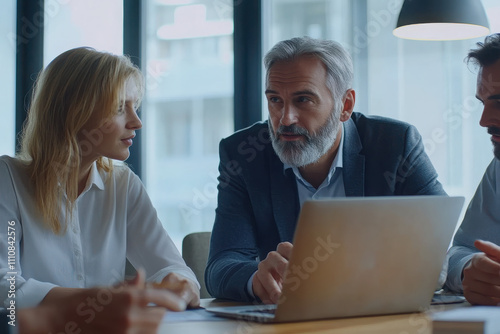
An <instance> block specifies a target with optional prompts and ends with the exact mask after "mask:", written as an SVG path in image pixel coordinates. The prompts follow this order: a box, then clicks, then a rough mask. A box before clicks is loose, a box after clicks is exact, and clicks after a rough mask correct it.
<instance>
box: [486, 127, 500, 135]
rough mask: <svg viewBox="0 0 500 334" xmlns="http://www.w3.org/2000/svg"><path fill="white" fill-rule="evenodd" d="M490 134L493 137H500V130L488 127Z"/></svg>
mask: <svg viewBox="0 0 500 334" xmlns="http://www.w3.org/2000/svg"><path fill="white" fill-rule="evenodd" d="M488 134H490V135H493V136H500V128H497V127H494V126H490V127H488Z"/></svg>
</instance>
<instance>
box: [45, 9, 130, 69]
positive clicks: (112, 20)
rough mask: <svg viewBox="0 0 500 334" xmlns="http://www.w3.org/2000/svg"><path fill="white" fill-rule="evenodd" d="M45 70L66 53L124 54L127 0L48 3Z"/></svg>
mask: <svg viewBox="0 0 500 334" xmlns="http://www.w3.org/2000/svg"><path fill="white" fill-rule="evenodd" d="M44 32H45V34H44V50H43V63H44V67H45V66H46V65H47V64H48V63H50V62H51V61H52V59H54V58H55V57H56V56H58V55H59V54H61V53H63V52H64V51H66V50H69V49H72V48H75V47H80V46H90V47H93V48H95V49H97V50H102V51H108V52H112V53H115V54H122V53H123V0H106V1H102V0H85V1H45V25H44Z"/></svg>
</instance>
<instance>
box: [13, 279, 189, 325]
mask: <svg viewBox="0 0 500 334" xmlns="http://www.w3.org/2000/svg"><path fill="white" fill-rule="evenodd" d="M144 277H145V274H144V271H142V270H139V271H138V273H137V276H136V277H135V279H134V280H132V281H130V282H126V283H123V284H120V285H118V286H115V287H102V288H91V289H70V288H53V289H52V290H50V291H49V293H48V294H47V295H46V297H45V298H44V300H43V301H42V302H41V303H40V304H39V306H37V307H35V308H30V309H26V310H21V311H20V314H19V333H20V334H23V333H30V334H34V333H50V332H57V333H60V332H64V333H66V332H69V331H71V332H72V333H73V332H74V333H80V332H81V333H95V334H99V333H103V334H104V333H117V334H120V333H138V332H140V333H156V332H157V330H158V327H159V325H160V323H161V321H162V318H163V315H164V313H165V309H169V310H173V311H182V310H184V309H185V308H186V302H185V301H184V300H183V299H181V298H179V297H178V296H177V295H176V294H174V293H172V292H170V291H167V290H158V289H153V288H146V285H145V278H144ZM150 303H153V304H155V305H156V306H148V304H150ZM23 311H24V312H23ZM23 313H24V314H23Z"/></svg>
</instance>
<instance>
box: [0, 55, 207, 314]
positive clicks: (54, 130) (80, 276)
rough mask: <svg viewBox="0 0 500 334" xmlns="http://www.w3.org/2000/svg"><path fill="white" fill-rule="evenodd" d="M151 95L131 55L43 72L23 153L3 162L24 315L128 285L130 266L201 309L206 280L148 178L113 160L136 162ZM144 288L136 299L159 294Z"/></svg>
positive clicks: (6, 295)
mask: <svg viewBox="0 0 500 334" xmlns="http://www.w3.org/2000/svg"><path fill="white" fill-rule="evenodd" d="M143 91H144V80H143V77H142V74H141V73H140V71H139V70H138V69H137V68H136V67H135V66H134V65H133V64H132V63H131V62H130V60H129V59H128V58H127V57H124V56H116V55H112V54H109V53H104V52H98V51H95V50H94V49H91V48H76V49H72V50H69V51H66V52H64V53H63V54H61V55H59V56H58V57H56V58H55V59H54V60H53V61H52V62H51V63H50V64H49V65H48V66H47V68H46V69H45V70H44V71H42V73H41V74H40V76H39V78H38V80H37V83H36V85H35V88H34V93H33V98H32V102H31V106H30V109H29V113H28V119H27V123H26V124H25V128H24V131H23V134H22V143H21V152H20V154H19V155H18V157H16V158H11V157H8V156H2V157H0V187H1V190H0V298H1V301H2V302H3V303H4V306H5V307H8V306H9V305H10V304H11V303H13V300H14V299H13V298H11V297H12V294H14V295H15V300H14V302H15V305H16V307H18V308H24V307H32V306H36V305H38V304H44V303H50V302H54V301H57V300H60V298H67V297H68V296H72V295H77V294H79V295H81V294H82V290H81V289H82V288H90V287H95V286H113V285H116V284H118V283H119V282H121V281H123V280H124V275H125V264H126V259H129V261H130V262H131V263H132V264H133V265H134V266H135V267H136V268H144V270H145V274H146V280H147V282H151V284H150V285H148V286H152V285H154V287H155V288H162V287H166V288H169V289H170V291H174V292H175V293H176V295H177V296H179V297H181V298H182V299H183V300H184V301H185V303H186V304H188V305H190V306H197V305H198V304H199V284H198V282H197V281H196V278H195V275H194V274H193V272H192V271H191V270H190V269H189V268H188V267H187V266H186V264H185V263H184V261H183V260H182V258H181V256H180V254H179V252H178V251H177V249H176V247H175V245H174V244H173V242H172V241H171V239H170V238H169V236H168V235H167V233H166V232H165V230H164V229H163V228H162V225H161V223H160V221H159V220H158V217H157V214H156V210H155V209H154V207H153V206H152V204H151V201H150V199H149V197H148V195H147V194H146V191H145V189H144V186H143V184H142V183H141V181H140V179H139V178H138V177H137V176H136V175H135V174H134V173H133V172H132V171H131V170H130V169H129V168H128V167H127V166H125V165H124V164H117V163H114V162H113V160H121V161H123V160H125V159H127V158H128V156H129V147H130V146H131V145H132V143H133V139H134V137H135V134H136V131H137V130H139V129H140V128H141V127H142V124H141V121H140V119H139V117H138V115H137V108H138V105H139V103H140V101H141V98H142V95H143ZM12 277H15V280H14V279H13V278H12ZM9 279H10V281H9ZM145 286H146V285H145V284H139V285H137V284H135V285H132V287H133V288H131V287H130V286H129V287H128V290H126V291H129V290H130V289H132V290H134V289H139V290H140V289H144V290H148V289H150V288H149V287H148V288H146V287H145ZM13 288H14V290H15V291H14V292H12V290H13ZM85 291H87V290H85ZM92 291H93V290H92ZM101 291H105V290H101ZM107 291H109V293H108V292H102V295H101V296H99V295H97V296H89V298H91V300H93V303H94V304H95V305H94V304H92V305H90V304H88V303H87V301H86V300H85V298H83V299H82V302H85V303H87V304H88V305H87V304H85V305H84V306H81V308H80V309H77V310H75V312H77V313H78V312H79V313H81V314H82V316H81V318H82V319H84V320H89V319H90V318H91V314H92V312H91V311H92V309H93V310H94V313H99V312H96V311H97V310H100V309H101V308H102V307H110V305H113V296H114V295H113V293H114V290H112V289H108V290H107ZM122 292H123V291H120V293H122ZM141 293H142V292H141ZM148 293H149V292H148ZM117 300H118V298H115V300H114V302H116V301H117ZM129 302H130V304H131V305H130V308H129V309H134V308H135V306H137V305H132V304H133V303H134V302H136V301H135V300H134V299H133V298H130V299H129ZM148 302H149V301H148V300H144V299H142V300H141V301H140V302H138V303H139V306H140V307H146V305H147V304H148ZM165 306H168V305H165ZM89 321H90V320H89Z"/></svg>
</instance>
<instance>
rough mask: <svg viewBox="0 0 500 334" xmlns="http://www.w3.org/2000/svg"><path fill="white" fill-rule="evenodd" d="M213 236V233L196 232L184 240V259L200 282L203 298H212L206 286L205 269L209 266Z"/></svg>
mask: <svg viewBox="0 0 500 334" xmlns="http://www.w3.org/2000/svg"><path fill="white" fill-rule="evenodd" d="M211 235H212V232H195V233H191V234H188V235H186V236H185V237H184V239H183V240H182V257H183V258H184V261H186V264H187V265H188V266H189V267H190V268H191V269H192V270H193V271H194V274H195V275H196V278H197V279H198V282H200V285H201V290H200V297H201V298H210V297H211V296H210V294H209V293H208V291H207V288H206V286H205V267H206V266H207V260H208V251H209V248H210V236H211Z"/></svg>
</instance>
